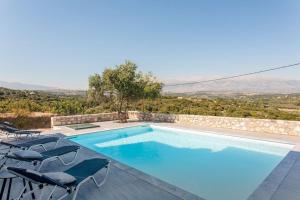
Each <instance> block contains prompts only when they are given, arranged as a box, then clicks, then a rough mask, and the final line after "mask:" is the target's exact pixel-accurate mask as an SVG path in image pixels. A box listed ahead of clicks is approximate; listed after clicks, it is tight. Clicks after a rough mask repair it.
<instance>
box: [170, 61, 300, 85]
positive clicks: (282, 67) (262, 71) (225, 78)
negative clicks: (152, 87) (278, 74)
mask: <svg viewBox="0 0 300 200" xmlns="http://www.w3.org/2000/svg"><path fill="white" fill-rule="evenodd" d="M298 65H300V63H294V64H291V65H285V66H280V67H274V68H269V69H264V70H260V71H256V72H250V73H246V74H239V75H234V76H226V77H222V78H216V79H210V80H204V81H192V82H186V83H174V84H166V85H165V86H167V87H172V86H179V85H193V84H199V83H208V82H215V81H222V80H227V79H233V78H238V77H243V76H249V75H253V74H261V73H264V72H269V71H275V70H278V69H284V68H290V67H295V66H298Z"/></svg>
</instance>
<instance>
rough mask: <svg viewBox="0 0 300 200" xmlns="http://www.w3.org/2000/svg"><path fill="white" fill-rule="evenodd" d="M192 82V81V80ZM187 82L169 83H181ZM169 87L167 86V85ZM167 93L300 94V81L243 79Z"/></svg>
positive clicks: (174, 88)
mask: <svg viewBox="0 0 300 200" xmlns="http://www.w3.org/2000/svg"><path fill="white" fill-rule="evenodd" d="M190 81H192V80H190ZM180 82H186V81H174V80H172V81H169V83H170V84H171V83H180ZM166 85H167V84H166ZM164 92H165V93H197V92H226V93H228V92H232V93H270V94H272V93H283V94H289V93H300V80H285V79H278V78H247V79H246V78H243V79H241V78H240V79H231V80H223V81H216V82H208V83H201V84H193V85H178V86H172V87H168V86H166V87H165V88H164Z"/></svg>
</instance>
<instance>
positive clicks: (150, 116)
mask: <svg viewBox="0 0 300 200" xmlns="http://www.w3.org/2000/svg"><path fill="white" fill-rule="evenodd" d="M129 119H134V120H139V121H154V122H171V123H179V124H190V125H197V126H200V127H206V128H226V129H233V130H243V131H250V132H258V133H271V134H281V135H296V136H300V122H299V121H286V120H271V119H252V118H235V117H216V116H202V115H180V114H178V115H175V114H159V113H142V112H137V111H130V112H129Z"/></svg>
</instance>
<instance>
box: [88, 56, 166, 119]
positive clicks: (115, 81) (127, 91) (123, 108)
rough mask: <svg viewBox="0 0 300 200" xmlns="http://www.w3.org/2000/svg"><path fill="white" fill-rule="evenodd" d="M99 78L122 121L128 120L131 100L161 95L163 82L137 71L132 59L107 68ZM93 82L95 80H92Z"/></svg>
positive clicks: (103, 89)
mask: <svg viewBox="0 0 300 200" xmlns="http://www.w3.org/2000/svg"><path fill="white" fill-rule="evenodd" d="M97 80H99V81H100V83H101V84H100V85H101V88H102V90H101V91H102V95H103V92H105V93H106V94H108V96H109V97H110V98H111V100H112V101H113V103H114V105H115V110H116V111H117V112H118V114H119V118H120V120H121V121H123V122H126V121H127V120H126V119H127V111H128V106H129V104H130V102H132V101H134V100H138V99H143V98H155V97H157V96H159V95H160V91H161V89H162V83H159V82H158V81H156V79H155V77H154V76H153V75H152V74H143V73H142V72H138V71H137V65H136V64H135V63H133V62H130V61H125V63H123V64H120V65H117V66H115V67H113V68H107V69H105V70H104V71H103V73H102V77H100V76H99V78H97ZM92 82H93V81H92Z"/></svg>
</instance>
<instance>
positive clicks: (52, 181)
mask: <svg viewBox="0 0 300 200" xmlns="http://www.w3.org/2000/svg"><path fill="white" fill-rule="evenodd" d="M109 165H110V161H109V160H107V159H100V158H94V159H90V160H84V161H82V162H81V163H79V164H77V165H75V166H73V167H71V168H69V169H67V170H65V171H63V172H48V173H40V172H38V171H33V170H29V169H24V168H16V167H8V168H7V170H8V171H9V172H11V173H13V174H15V175H17V176H19V177H20V178H24V179H26V180H27V181H28V182H29V183H34V184H37V185H38V186H39V187H37V188H36V189H34V190H32V191H28V192H27V191H26V187H24V188H23V190H22V192H21V194H20V195H19V197H18V198H16V200H19V199H21V198H25V197H26V196H28V195H31V194H32V193H34V192H35V191H37V190H42V191H41V193H40V197H41V198H42V197H43V199H50V198H53V199H57V200H62V199H64V198H66V197H68V196H69V195H72V200H75V199H76V197H77V194H78V191H79V189H80V187H81V186H82V184H84V183H85V182H87V181H89V180H92V181H93V183H94V184H95V185H96V187H97V188H100V187H101V186H102V185H103V184H104V183H105V181H106V179H107V177H108V173H109ZM102 169H106V173H105V177H104V178H103V180H102V181H101V182H100V183H98V181H97V180H96V179H95V177H94V176H95V174H96V173H97V172H99V171H101V170H102ZM48 187H50V189H51V191H50V193H49V190H45V189H46V188H48ZM58 189H62V190H63V191H64V193H63V194H61V196H59V197H54V195H57V194H59V193H58V192H56V191H57V190H58ZM45 193H46V194H48V195H47V197H44V196H45ZM43 195H44V196H43Z"/></svg>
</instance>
